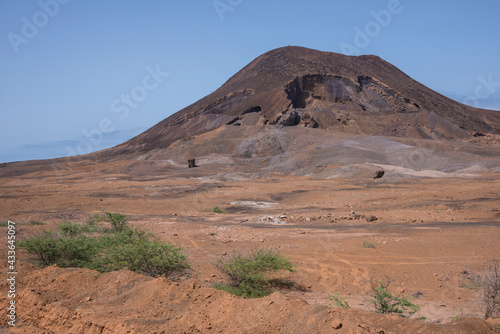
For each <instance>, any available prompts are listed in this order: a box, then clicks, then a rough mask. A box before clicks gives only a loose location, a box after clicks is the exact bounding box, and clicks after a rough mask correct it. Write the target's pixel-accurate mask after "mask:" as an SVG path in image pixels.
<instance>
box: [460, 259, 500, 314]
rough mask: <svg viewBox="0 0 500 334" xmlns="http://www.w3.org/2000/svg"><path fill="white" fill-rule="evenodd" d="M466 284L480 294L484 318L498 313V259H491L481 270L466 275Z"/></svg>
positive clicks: (499, 275)
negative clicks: (467, 281) (467, 282)
mask: <svg viewBox="0 0 500 334" xmlns="http://www.w3.org/2000/svg"><path fill="white" fill-rule="evenodd" d="M467 279H468V280H469V284H467V285H466V286H467V287H468V288H472V289H474V290H476V291H478V292H479V293H480V294H481V302H482V304H483V307H484V318H485V319H487V318H491V317H493V316H495V315H498V314H499V313H500V261H498V260H497V259H493V260H491V261H489V262H487V263H486V264H485V265H484V268H483V269H482V270H479V271H478V272H477V273H473V274H470V275H469V277H467Z"/></svg>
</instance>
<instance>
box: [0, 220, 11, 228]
mask: <svg viewBox="0 0 500 334" xmlns="http://www.w3.org/2000/svg"><path fill="white" fill-rule="evenodd" d="M7 226H9V222H8V221H1V222H0V227H7Z"/></svg>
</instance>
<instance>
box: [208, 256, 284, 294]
mask: <svg viewBox="0 0 500 334" xmlns="http://www.w3.org/2000/svg"><path fill="white" fill-rule="evenodd" d="M216 265H217V267H218V268H219V269H220V270H221V271H222V272H223V273H225V274H226V275H227V276H229V278H230V280H231V285H230V286H228V287H227V288H225V289H223V290H226V291H229V292H231V293H233V294H236V295H239V296H245V297H249V298H252V297H262V296H265V295H267V294H269V289H270V288H271V286H272V285H273V283H278V284H279V283H280V282H281V281H282V280H279V279H274V278H272V277H271V276H270V275H271V274H273V273H277V272H280V271H283V270H285V271H290V272H294V270H293V265H292V263H290V261H289V260H288V259H286V258H285V257H283V256H282V255H281V254H279V253H277V252H274V251H271V250H263V249H260V250H258V251H256V252H252V253H250V254H248V255H245V254H243V253H241V252H239V253H234V254H233V255H231V256H230V257H228V258H227V259H225V260H219V261H217V263H216Z"/></svg>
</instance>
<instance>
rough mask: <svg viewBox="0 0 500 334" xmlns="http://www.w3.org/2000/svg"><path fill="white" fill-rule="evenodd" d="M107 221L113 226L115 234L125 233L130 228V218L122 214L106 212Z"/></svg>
mask: <svg viewBox="0 0 500 334" xmlns="http://www.w3.org/2000/svg"><path fill="white" fill-rule="evenodd" d="M105 214H106V221H107V222H108V223H110V224H111V227H112V228H113V230H114V231H115V232H120V231H123V230H124V229H125V228H126V227H127V226H128V223H127V221H128V217H127V216H126V215H124V214H121V213H111V212H105Z"/></svg>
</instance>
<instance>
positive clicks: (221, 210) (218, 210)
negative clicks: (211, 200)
mask: <svg viewBox="0 0 500 334" xmlns="http://www.w3.org/2000/svg"><path fill="white" fill-rule="evenodd" d="M212 212H215V213H226V211H225V210H224V209H221V208H219V207H218V206H216V207H214V208H213V209H212Z"/></svg>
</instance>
